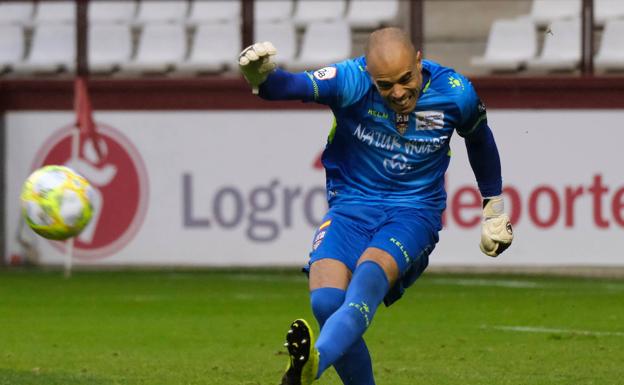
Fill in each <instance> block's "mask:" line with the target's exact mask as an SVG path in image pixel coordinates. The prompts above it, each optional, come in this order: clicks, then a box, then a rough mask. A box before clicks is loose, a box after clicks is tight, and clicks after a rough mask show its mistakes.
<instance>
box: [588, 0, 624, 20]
mask: <svg viewBox="0 0 624 385" xmlns="http://www.w3.org/2000/svg"><path fill="white" fill-rule="evenodd" d="M622 17H624V1H622V0H594V20H595V21H596V24H598V25H604V24H605V23H606V22H607V20H609V19H617V18H622Z"/></svg>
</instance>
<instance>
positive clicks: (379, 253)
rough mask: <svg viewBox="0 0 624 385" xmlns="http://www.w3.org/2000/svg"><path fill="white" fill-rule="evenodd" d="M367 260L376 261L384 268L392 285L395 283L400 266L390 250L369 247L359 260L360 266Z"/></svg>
mask: <svg viewBox="0 0 624 385" xmlns="http://www.w3.org/2000/svg"><path fill="white" fill-rule="evenodd" d="M366 261H372V262H375V263H376V264H377V265H379V266H380V267H381V268H382V269H383V271H384V273H385V274H386V278H387V279H388V283H389V284H390V286H392V285H394V283H395V282H396V280H397V279H398V278H399V266H398V265H397V263H396V261H395V260H394V258H393V257H392V255H390V254H389V253H388V252H386V251H384V250H381V249H378V248H376V247H369V248H368V249H366V250H365V251H364V254H362V256H361V257H360V259H359V260H358V266H359V265H361V264H362V263H364V262H366Z"/></svg>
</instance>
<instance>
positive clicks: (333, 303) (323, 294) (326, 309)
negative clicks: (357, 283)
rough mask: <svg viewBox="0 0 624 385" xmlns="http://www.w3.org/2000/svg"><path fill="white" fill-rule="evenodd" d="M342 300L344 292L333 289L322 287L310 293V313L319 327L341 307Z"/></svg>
mask: <svg viewBox="0 0 624 385" xmlns="http://www.w3.org/2000/svg"><path fill="white" fill-rule="evenodd" d="M344 298H345V291H344V290H342V289H337V288H334V287H323V288H320V289H316V290H313V291H312V292H311V293H310V303H311V305H312V313H314V317H315V318H316V320H317V321H318V323H319V325H321V327H322V326H323V324H324V323H325V321H327V319H328V318H329V317H330V316H331V315H332V314H334V312H335V311H336V310H338V308H339V307H340V306H341V305H342V303H343V302H344Z"/></svg>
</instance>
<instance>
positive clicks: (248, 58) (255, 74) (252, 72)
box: [238, 41, 277, 94]
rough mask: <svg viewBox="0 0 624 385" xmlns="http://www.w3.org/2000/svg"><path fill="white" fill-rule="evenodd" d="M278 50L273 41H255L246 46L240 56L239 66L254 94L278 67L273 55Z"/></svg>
mask: <svg viewBox="0 0 624 385" xmlns="http://www.w3.org/2000/svg"><path fill="white" fill-rule="evenodd" d="M275 54H277V50H276V49H275V47H274V46H273V44H272V43H271V42H268V41H265V42H263V43H255V44H253V45H250V46H249V47H247V48H245V49H244V50H243V52H241V53H240V55H239V56H238V66H239V67H240V70H241V72H242V74H243V76H244V77H245V79H246V80H247V83H249V84H250V85H251V90H252V92H253V93H254V94H257V93H258V87H259V86H260V84H262V83H263V82H264V81H265V80H266V78H267V76H269V73H270V72H271V71H273V70H274V69H275V67H276V64H275V62H273V60H272V59H273V56H274V55H275Z"/></svg>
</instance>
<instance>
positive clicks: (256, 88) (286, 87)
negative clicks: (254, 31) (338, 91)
mask: <svg viewBox="0 0 624 385" xmlns="http://www.w3.org/2000/svg"><path fill="white" fill-rule="evenodd" d="M276 54H277V49H275V47H274V46H273V44H272V43H271V42H268V41H267V42H263V43H255V44H253V45H250V46H249V47H247V48H245V49H244V50H243V51H242V52H241V53H240V55H239V57H238V65H239V67H240V71H241V73H242V74H243V76H244V77H245V79H246V80H247V82H248V83H249V85H251V90H252V92H253V93H254V94H257V95H259V96H260V97H261V98H263V99H267V100H302V101H306V102H308V101H314V100H315V93H314V88H313V85H312V83H311V82H310V80H309V76H310V75H308V74H307V73H305V72H301V73H290V72H287V71H284V70H281V69H279V68H277V65H276V64H275V62H274V61H273V56H275V55H276Z"/></svg>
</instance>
